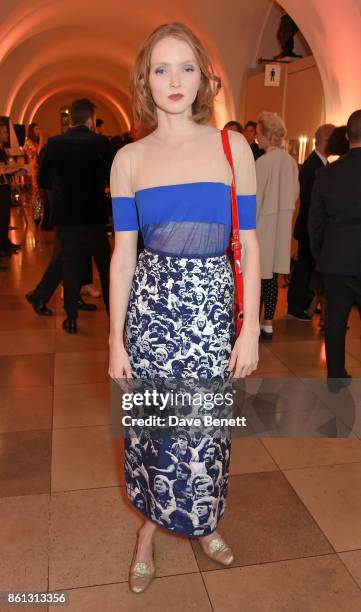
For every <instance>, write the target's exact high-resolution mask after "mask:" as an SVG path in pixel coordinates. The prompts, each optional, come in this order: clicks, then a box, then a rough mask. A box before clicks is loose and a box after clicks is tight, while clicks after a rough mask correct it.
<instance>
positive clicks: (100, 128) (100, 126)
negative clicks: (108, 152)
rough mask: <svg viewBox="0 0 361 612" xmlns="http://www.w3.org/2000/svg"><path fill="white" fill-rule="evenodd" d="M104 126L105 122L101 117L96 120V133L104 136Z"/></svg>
mask: <svg viewBox="0 0 361 612" xmlns="http://www.w3.org/2000/svg"><path fill="white" fill-rule="evenodd" d="M103 125H104V121H103V119H101V118H100V117H98V119H97V120H96V125H95V131H96V133H97V134H100V135H101V136H102V135H103Z"/></svg>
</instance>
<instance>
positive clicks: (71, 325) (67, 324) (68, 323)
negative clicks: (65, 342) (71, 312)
mask: <svg viewBox="0 0 361 612" xmlns="http://www.w3.org/2000/svg"><path fill="white" fill-rule="evenodd" d="M63 329H64V330H65V331H66V332H67V333H68V334H76V333H77V331H78V329H77V326H76V319H65V321H63Z"/></svg>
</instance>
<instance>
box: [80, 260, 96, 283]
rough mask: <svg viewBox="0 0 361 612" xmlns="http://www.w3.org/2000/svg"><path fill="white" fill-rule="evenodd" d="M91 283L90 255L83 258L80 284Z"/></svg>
mask: <svg viewBox="0 0 361 612" xmlns="http://www.w3.org/2000/svg"><path fill="white" fill-rule="evenodd" d="M92 283H93V260H92V256H91V255H89V256H88V257H85V258H84V265H83V271H82V277H81V285H82V286H83V285H91V284H92Z"/></svg>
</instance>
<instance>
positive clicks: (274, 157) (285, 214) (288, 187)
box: [256, 112, 299, 340]
mask: <svg viewBox="0 0 361 612" xmlns="http://www.w3.org/2000/svg"><path fill="white" fill-rule="evenodd" d="M256 133H257V140H258V143H259V146H260V147H261V148H262V149H264V150H265V151H266V155H262V156H261V157H259V158H258V159H257V161H256V173H257V237H258V240H259V246H260V253H261V279H262V282H261V308H262V306H263V307H264V318H263V321H262V322H261V338H263V339H264V340H272V337H273V326H272V323H273V318H274V315H275V312H276V306H277V298H278V274H289V271H290V259H291V232H292V216H293V211H294V209H295V203H296V200H297V198H298V195H299V182H298V167H297V164H296V162H295V160H294V159H293V158H292V157H291V155H289V154H288V153H287V152H286V151H285V150H284V149H283V148H282V143H283V140H284V138H285V136H286V126H285V124H284V122H283V120H282V119H281V117H279V116H278V115H277V114H276V113H267V112H263V113H261V115H260V116H259V117H258V122H257V128H256Z"/></svg>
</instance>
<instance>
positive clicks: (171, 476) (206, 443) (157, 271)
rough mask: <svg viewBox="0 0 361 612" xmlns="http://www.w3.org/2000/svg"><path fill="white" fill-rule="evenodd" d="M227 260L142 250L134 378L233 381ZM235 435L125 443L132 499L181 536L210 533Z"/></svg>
mask: <svg viewBox="0 0 361 612" xmlns="http://www.w3.org/2000/svg"><path fill="white" fill-rule="evenodd" d="M233 296H234V283H233V276H232V270H231V267H230V264H229V260H228V257H227V256H226V255H222V256H219V257H209V258H205V259H200V258H199V259H193V258H192V259H191V258H185V257H169V256H163V255H159V254H155V253H152V252H150V251H147V250H145V251H143V252H142V253H141V254H140V257H139V261H138V265H137V268H136V271H135V275H134V279H133V284H132V289H131V293H130V300H129V306H128V312H127V320H126V338H127V351H128V355H129V358H130V362H131V367H132V373H133V377H134V378H139V379H153V378H169V379H172V378H177V379H179V378H182V379H189V378H197V379H214V378H218V379H221V380H224V381H225V380H227V379H228V377H229V373H228V372H227V366H228V361H229V357H230V353H231V349H232V345H233V341H234V325H233ZM229 460H230V436H229V435H221V436H219V437H213V436H209V435H207V434H205V433H204V432H202V431H200V432H197V433H194V432H193V433H191V434H190V433H188V432H187V431H186V429H184V430H183V431H178V432H177V434H176V435H175V436H171V435H170V436H159V437H158V436H157V437H156V438H155V437H154V435H151V434H149V432H148V431H147V430H146V429H144V430H143V431H140V432H139V430H138V432H137V435H136V436H134V437H133V436H132V437H127V438H126V439H125V478H126V487H127V494H128V497H129V499H130V501H131V502H132V503H133V504H134V506H135V507H136V508H137V509H138V510H140V511H141V512H142V513H143V514H144V515H145V516H146V517H147V518H148V519H150V520H152V521H153V522H155V523H157V524H159V525H160V526H162V527H165V528H167V529H169V530H171V531H174V532H176V533H178V534H181V535H184V536H190V537H192V536H193V537H198V536H203V535H207V534H209V533H212V532H213V531H214V530H215V529H216V528H217V523H218V520H219V519H220V517H221V516H222V515H223V513H224V510H225V503H226V497H227V486H228V477H229Z"/></svg>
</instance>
